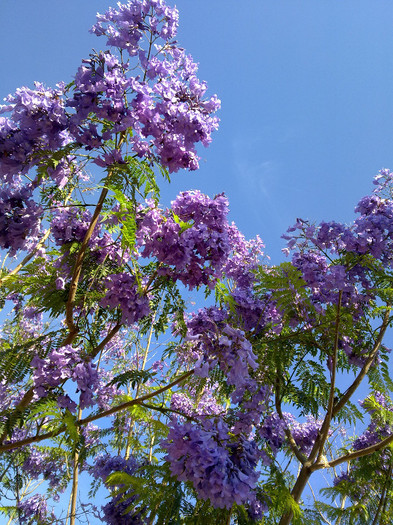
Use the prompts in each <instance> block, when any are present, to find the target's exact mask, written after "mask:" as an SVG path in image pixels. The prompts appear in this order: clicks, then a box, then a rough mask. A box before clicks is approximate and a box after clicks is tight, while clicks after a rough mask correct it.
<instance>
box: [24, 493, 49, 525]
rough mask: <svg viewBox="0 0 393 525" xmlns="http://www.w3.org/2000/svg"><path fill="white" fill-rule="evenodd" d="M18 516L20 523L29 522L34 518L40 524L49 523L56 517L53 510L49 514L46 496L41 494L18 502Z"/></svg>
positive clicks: (46, 524)
mask: <svg viewBox="0 0 393 525" xmlns="http://www.w3.org/2000/svg"><path fill="white" fill-rule="evenodd" d="M18 517H19V522H20V523H26V524H28V523H32V520H34V521H37V523H39V524H40V525H49V524H50V523H53V520H55V519H56V518H55V515H54V513H53V511H52V512H51V513H50V514H49V511H48V505H47V502H46V499H45V497H44V496H41V495H39V494H36V495H35V496H32V497H31V498H27V499H24V500H22V501H20V502H19V503H18Z"/></svg>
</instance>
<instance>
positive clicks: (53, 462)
mask: <svg viewBox="0 0 393 525" xmlns="http://www.w3.org/2000/svg"><path fill="white" fill-rule="evenodd" d="M22 469H23V472H24V473H25V474H27V475H28V476H29V477H31V478H32V479H39V478H41V477H43V478H44V479H45V480H47V481H49V486H50V488H51V489H55V490H58V489H60V490H61V487H60V484H61V481H62V477H63V475H64V473H65V471H66V463H65V462H64V458H62V457H61V455H56V456H53V455H51V454H50V453H49V452H48V451H46V450H41V449H39V448H37V447H31V448H30V449H29V456H28V457H27V459H26V460H25V461H24V463H23V465H22Z"/></svg>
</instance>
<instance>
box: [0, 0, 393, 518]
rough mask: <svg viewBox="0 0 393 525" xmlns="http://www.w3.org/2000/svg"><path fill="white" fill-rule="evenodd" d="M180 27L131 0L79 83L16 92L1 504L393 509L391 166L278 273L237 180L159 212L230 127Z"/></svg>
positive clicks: (242, 512) (310, 228)
mask: <svg viewBox="0 0 393 525" xmlns="http://www.w3.org/2000/svg"><path fill="white" fill-rule="evenodd" d="M177 24H178V12H177V10H176V9H175V8H172V7H170V6H168V5H167V4H166V3H165V2H164V0H130V1H129V2H128V3H127V4H121V3H119V4H118V5H117V6H116V7H113V8H110V9H109V10H108V11H107V12H106V13H105V14H99V15H97V22H96V24H95V25H94V26H93V27H92V29H91V32H92V33H93V34H95V35H97V36H100V37H103V39H101V40H102V42H103V44H102V45H105V46H106V47H105V48H104V50H103V51H99V52H96V51H94V52H92V54H91V55H90V56H89V58H87V59H84V60H83V61H82V64H81V66H80V67H79V68H78V70H77V72H76V75H75V77H74V80H73V81H72V82H70V83H69V84H65V83H59V84H58V85H57V86H56V87H55V88H48V87H46V86H44V85H43V84H41V83H36V84H35V86H34V87H33V88H29V87H21V88H19V89H17V90H16V92H15V93H14V94H12V95H9V96H8V97H7V99H6V104H5V105H4V106H2V107H1V113H2V115H3V116H2V117H0V178H1V190H0V248H1V250H2V252H1V253H2V266H1V274H0V285H1V287H0V293H1V306H2V309H3V316H2V330H1V334H0V341H1V345H0V353H1V355H0V436H1V437H0V453H1V454H0V463H1V469H0V480H1V481H0V494H1V508H0V510H1V512H2V513H3V514H4V515H5V516H6V519H7V520H8V523H9V524H11V523H20V524H22V523H28V524H32V523H37V524H39V525H48V524H50V523H59V524H60V523H62V524H63V523H65V524H70V525H72V524H75V523H108V524H113V525H122V524H130V523H135V524H142V523H151V524H153V523H154V524H186V523H189V524H198V523H200V524H205V523H217V524H230V523H234V524H235V523H236V524H239V525H247V524H253V523H260V524H266V525H267V524H280V525H284V524H288V523H291V522H292V523H298V524H311V525H312V524H319V523H332V524H333V523H334V524H335V523H341V524H343V525H344V524H371V523H373V524H388V523H390V522H391V520H392V517H393V499H392V496H393V488H392V486H391V485H392V468H393V456H392V444H393V415H392V407H393V401H392V397H391V392H392V390H393V381H392V378H391V374H390V370H389V358H390V349H389V348H388V347H387V346H386V344H385V343H384V340H385V337H386V334H387V332H388V329H389V327H390V325H391V322H392V313H391V308H392V305H391V303H392V299H393V273H392V267H393V173H392V172H390V171H389V170H387V169H384V170H382V171H380V172H379V173H378V175H377V176H376V177H375V179H374V183H375V188H374V191H373V192H372V193H371V194H370V195H369V196H366V197H364V198H363V199H362V200H361V201H360V202H359V203H358V205H357V207H356V208H355V213H356V218H355V220H354V221H353V222H352V224H341V223H337V222H334V221H331V222H322V223H320V224H317V223H316V224H313V223H311V222H308V221H304V220H302V219H297V220H296V222H295V224H294V225H293V226H292V227H290V228H289V230H288V232H287V233H286V234H285V236H284V237H285V239H286V240H287V242H288V244H287V248H286V250H285V251H286V255H287V260H286V262H284V263H281V264H278V265H273V264H271V263H270V262H269V259H268V257H267V256H266V255H264V252H263V250H264V246H263V243H262V241H261V239H260V238H259V237H257V238H255V239H251V240H248V239H246V238H245V236H244V235H243V234H242V233H241V232H240V231H239V230H238V228H237V227H236V225H235V223H233V222H230V220H229V218H228V214H229V203H228V200H227V198H226V196H225V195H224V194H220V195H215V196H214V197H209V196H207V195H204V194H203V193H201V192H200V191H198V190H194V191H184V192H181V193H180V194H179V195H178V196H177V197H176V198H175V199H174V200H173V202H172V203H171V205H170V207H167V208H166V207H163V206H162V205H161V204H160V185H161V181H162V180H170V177H172V176H180V175H178V174H177V172H179V171H180V170H196V169H198V166H199V164H198V163H199V156H198V155H199V153H198V151H199V150H198V149H197V148H198V147H199V145H200V143H201V144H202V145H203V146H208V145H209V144H210V142H211V136H212V133H213V132H214V131H215V130H216V129H217V128H218V123H219V120H218V118H217V116H216V112H217V110H218V109H219V107H220V101H219V99H218V98H217V96H215V95H213V96H209V95H207V85H206V83H205V82H202V81H200V80H199V79H198V77H197V72H198V71H197V70H198V68H197V65H196V64H195V63H194V62H193V60H192V57H191V56H190V55H188V54H186V52H185V51H184V50H183V49H182V48H181V47H179V46H178V44H177V42H176V41H175V35H176V29H177ZM172 174H176V175H172ZM189 291H193V293H195V296H196V297H197V298H198V300H197V301H198V304H197V307H196V308H194V307H193V306H194V305H193V304H190V302H189V300H188V294H189ZM361 385H362V392H366V393H365V395H364V400H363V401H362V402H361V403H360V404H358V403H357V402H356V401H355V398H354V395H355V393H358V392H359V387H360V386H361ZM322 471H323V472H324V473H326V476H325V478H324V483H325V486H324V487H319V488H321V490H320V491H319V492H318V491H317V490H315V491H314V490H313V489H312V484H311V489H308V488H307V486H308V484H309V482H310V481H311V483H312V480H313V479H315V477H317V476H318V472H322ZM82 479H83V485H84V486H86V483H87V482H86V480H88V483H90V485H89V487H90V488H89V490H84V491H81V490H80V488H81V487H80V486H81V481H80V480H82ZM326 480H327V481H326ZM329 480H330V481H329ZM318 485H320V481H319V482H318ZM305 490H306V491H310V490H311V494H312V497H313V499H312V500H311V502H310V501H309V499H305V498H304V494H305ZM104 493H105V496H103V497H104V498H105V497H107V499H106V500H105V501H104V502H103V504H102V505H100V504H99V500H100V499H102V494H104ZM65 494H67V497H65ZM68 494H69V497H68Z"/></svg>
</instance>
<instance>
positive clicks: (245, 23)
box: [0, 0, 393, 261]
mask: <svg viewBox="0 0 393 525" xmlns="http://www.w3.org/2000/svg"><path fill="white" fill-rule="evenodd" d="M171 4H172V5H173V2H171ZM109 5H111V3H110V1H104V0H95V1H94V2H89V1H80V0H67V1H66V2H64V1H60V0H35V1H34V2H32V1H31V0H18V1H15V0H2V1H1V6H0V22H1V28H2V31H1V33H0V46H1V50H2V52H1V54H0V70H1V77H0V98H3V97H4V96H6V95H7V94H8V93H9V92H12V91H14V90H15V88H16V87H18V86H20V85H29V86H31V85H32V83H33V81H34V80H39V81H43V82H44V83H46V84H47V85H54V84H55V83H56V82H58V81H60V80H64V81H66V82H68V81H69V80H70V79H71V77H72V76H73V75H74V73H75V71H76V69H77V67H78V66H79V64H80V61H81V59H82V58H84V57H87V56H88V54H89V52H90V50H91V48H92V47H95V48H96V49H100V48H103V46H104V40H103V39H98V38H97V37H94V36H93V35H90V34H89V33H88V29H89V27H90V26H91V25H92V24H93V23H94V21H95V13H96V11H100V12H103V11H104V10H106V8H107V7H108V6H109ZM112 5H114V2H113V3H112ZM176 5H177V7H178V8H179V10H180V31H179V35H178V41H179V42H180V43H181V44H182V45H183V46H184V47H185V48H186V49H187V51H188V52H190V53H191V54H192V55H193V56H194V58H195V60H196V61H198V62H199V63H200V76H201V78H203V79H205V80H206V81H207V82H208V84H209V91H210V93H211V94H212V93H217V94H218V96H219V97H220V98H221V100H222V110H221V112H220V118H221V127H220V131H219V132H218V133H216V134H215V137H214V140H213V143H212V145H211V146H210V148H209V149H208V150H202V151H201V153H202V156H203V157H204V159H205V160H204V161H203V162H202V167H201V169H200V171H199V172H197V173H193V174H188V173H179V174H177V175H175V176H174V183H173V185H172V186H171V187H170V188H168V189H167V190H166V191H165V199H166V201H167V202H168V201H169V200H171V199H172V198H174V196H175V195H176V193H177V192H178V191H180V190H182V189H189V188H200V189H201V190H202V191H205V192H206V193H209V194H211V195H214V194H215V193H219V192H222V191H225V192H226V194H227V195H228V197H229V199H230V204H231V217H232V219H233V220H235V221H236V222H237V224H238V225H239V227H240V228H241V229H242V230H243V231H244V233H245V234H246V235H247V236H253V235H255V234H257V233H259V234H260V235H261V237H262V238H263V239H264V240H265V242H266V244H267V252H268V253H270V255H271V256H272V259H273V261H277V260H279V258H280V249H281V248H282V247H283V246H284V243H283V241H282V240H280V235H281V234H282V233H283V232H284V231H285V230H286V228H287V227H288V226H289V225H291V224H293V222H294V221H295V219H296V217H302V218H308V219H311V220H318V221H319V220H322V219H325V220H329V219H335V220H343V221H350V220H351V219H352V218H353V208H354V205H355V204H356V202H357V201H358V200H359V198H360V197H362V196H363V195H365V194H367V193H368V192H369V191H370V190H371V188H372V186H371V179H372V177H373V175H374V174H375V173H376V172H377V171H378V170H379V169H380V168H382V167H391V168H393V126H392V112H393V105H392V102H393V89H392V86H393V82H392V80H393V31H392V27H393V2H391V0H384V1H383V0H375V1H372V2H371V1H369V0H367V1H364V0H297V1H296V2H295V1H290V0H242V1H241V2H240V1H236V0H178V1H177V2H176Z"/></svg>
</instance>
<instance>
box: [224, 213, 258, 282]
mask: <svg viewBox="0 0 393 525" xmlns="http://www.w3.org/2000/svg"><path fill="white" fill-rule="evenodd" d="M227 231H228V236H229V242H230V245H231V254H230V256H229V257H228V259H227V261H226V263H225V267H224V273H225V277H226V278H227V279H231V280H232V281H233V282H234V283H236V288H237V289H241V290H243V291H245V290H247V291H248V290H250V288H251V285H252V283H253V281H254V277H255V276H254V272H255V270H256V269H257V268H258V265H259V264H260V262H261V258H262V256H263V249H264V247H265V245H264V244H263V242H262V240H261V239H260V238H259V236H257V237H256V238H255V239H252V240H250V241H247V240H246V238H245V237H244V235H243V234H242V233H241V232H240V231H239V230H238V228H237V226H236V225H235V224H234V223H232V224H231V225H230V226H229V227H228V230H227Z"/></svg>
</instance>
